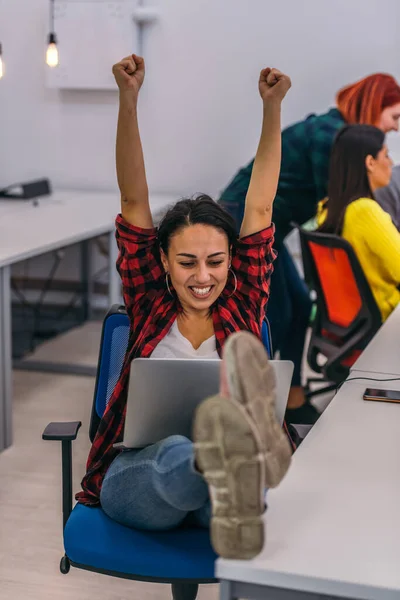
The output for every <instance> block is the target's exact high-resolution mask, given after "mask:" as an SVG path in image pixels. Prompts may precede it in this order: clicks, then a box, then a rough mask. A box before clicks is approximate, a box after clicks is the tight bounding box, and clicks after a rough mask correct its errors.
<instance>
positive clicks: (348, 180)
mask: <svg viewBox="0 0 400 600" xmlns="http://www.w3.org/2000/svg"><path fill="white" fill-rule="evenodd" d="M384 143H385V134H384V133H383V131H381V130H380V129H378V128H377V127H374V126H372V125H346V126H345V127H343V129H341V130H340V131H339V133H338V134H337V136H336V138H335V141H334V143H333V146H332V152H331V158H330V165H329V183H328V202H327V209H328V212H327V216H326V219H325V221H324V223H323V224H322V225H321V227H320V228H319V231H321V232H323V233H336V234H338V235H341V233H342V228H343V219H344V214H345V212H346V208H347V206H348V205H349V204H351V202H354V200H358V199H359V198H373V197H374V196H373V193H372V190H371V187H370V184H369V180H368V173H367V167H366V164H365V159H366V158H367V156H373V157H374V158H376V157H377V155H378V153H379V152H380V151H381V150H382V147H383V145H384Z"/></svg>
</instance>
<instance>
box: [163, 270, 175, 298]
mask: <svg viewBox="0 0 400 600" xmlns="http://www.w3.org/2000/svg"><path fill="white" fill-rule="evenodd" d="M168 275H169V273H168V271H167V272H166V273H165V285H166V286H167V290H168V293H169V295H170V296H173V293H172V292H171V288H170V287H169V281H168Z"/></svg>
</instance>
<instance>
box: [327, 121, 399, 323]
mask: <svg viewBox="0 0 400 600" xmlns="http://www.w3.org/2000/svg"><path fill="white" fill-rule="evenodd" d="M392 165H393V163H392V160H391V158H390V156H389V153H388V149H387V146H386V144H385V134H384V133H383V132H382V131H381V130H380V129H377V128H376V127H372V126H370V125H349V126H346V127H344V128H343V129H342V130H341V131H340V132H339V133H338V135H337V137H336V140H335V142H334V145H333V147H332V154H331V159H330V170H329V184H328V200H327V202H326V203H325V205H324V210H323V212H322V213H321V214H320V215H319V222H320V223H322V224H321V225H320V227H319V231H321V232H324V233H335V234H337V235H341V236H342V237H343V238H344V239H346V240H347V241H348V242H349V243H350V244H351V245H352V246H353V248H354V250H355V253H356V255H357V258H358V260H359V261H360V264H361V267H362V269H363V271H364V273H365V276H366V278H367V280H368V282H369V285H370V287H371V290H372V293H373V295H374V297H375V300H376V302H377V304H378V306H379V309H380V311H381V314H382V320H383V321H384V320H386V319H387V317H388V316H389V315H390V313H391V312H392V310H393V309H394V308H395V307H396V306H397V304H398V303H399V302H400V291H399V286H400V233H399V231H398V230H397V229H396V227H395V226H394V224H393V222H392V220H391V218H390V216H389V215H388V214H387V213H386V212H384V210H383V209H382V208H381V207H380V206H379V204H378V203H377V202H376V201H375V199H374V192H375V191H376V190H377V189H379V188H381V187H384V186H386V185H387V184H388V183H389V181H390V178H391V173H392Z"/></svg>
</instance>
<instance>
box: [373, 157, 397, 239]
mask: <svg viewBox="0 0 400 600" xmlns="http://www.w3.org/2000/svg"><path fill="white" fill-rule="evenodd" d="M375 197H376V199H377V201H378V202H379V204H380V205H381V206H382V208H383V210H384V211H385V212H387V213H388V214H389V215H390V216H391V217H392V221H393V223H394V224H395V226H396V227H397V229H398V230H399V231H400V165H397V166H396V167H394V168H393V170H392V178H391V180H390V183H389V185H388V186H386V187H383V188H380V189H379V190H376V192H375Z"/></svg>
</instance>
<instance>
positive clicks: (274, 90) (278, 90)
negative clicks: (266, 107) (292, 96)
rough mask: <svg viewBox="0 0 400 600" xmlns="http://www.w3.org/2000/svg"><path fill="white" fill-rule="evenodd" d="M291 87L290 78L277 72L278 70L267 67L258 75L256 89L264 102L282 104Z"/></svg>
mask: <svg viewBox="0 0 400 600" xmlns="http://www.w3.org/2000/svg"><path fill="white" fill-rule="evenodd" d="M291 85H292V82H291V81H290V77H288V76H287V75H285V74H284V73H282V72H281V71H278V69H270V68H269V67H267V68H266V69H263V70H262V71H261V73H260V79H259V82H258V89H259V91H260V96H261V98H262V99H263V100H264V102H268V101H270V100H279V101H280V102H282V100H283V99H284V97H285V96H286V92H287V91H288V90H289V89H290V87H291Z"/></svg>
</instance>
